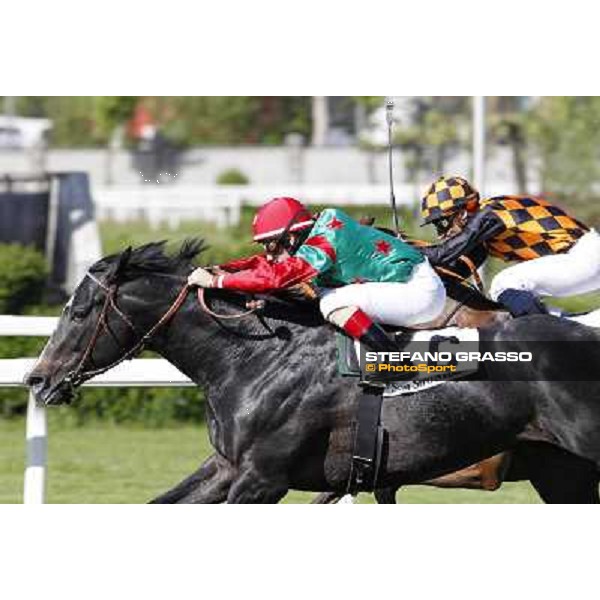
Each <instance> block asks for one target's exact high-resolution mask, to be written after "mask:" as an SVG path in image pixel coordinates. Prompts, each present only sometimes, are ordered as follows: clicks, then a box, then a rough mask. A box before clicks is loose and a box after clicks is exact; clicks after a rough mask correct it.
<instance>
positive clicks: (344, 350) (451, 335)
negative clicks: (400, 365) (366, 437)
mask: <svg viewBox="0 0 600 600" xmlns="http://www.w3.org/2000/svg"><path fill="white" fill-rule="evenodd" d="M393 335H394V338H395V340H396V342H397V344H398V350H399V351H402V352H409V353H411V354H412V353H415V352H416V353H421V354H422V353H423V352H424V351H431V352H436V351H437V352H441V351H445V350H452V351H453V352H456V351H459V350H461V349H463V348H464V349H466V350H468V351H477V350H478V348H479V332H478V330H477V329H468V328H458V327H446V328H444V329H434V330H418V331H415V330H402V331H398V332H394V333H393ZM337 340H338V370H339V372H340V374H341V375H343V376H346V377H363V379H365V380H366V381H370V378H369V375H368V373H366V372H363V371H362V370H361V356H362V357H364V356H365V352H366V351H369V348H368V347H366V346H363V345H362V344H361V343H360V342H358V341H356V340H352V339H350V338H348V337H347V336H345V335H344V334H342V333H339V332H338V333H337ZM420 362H422V361H419V360H417V361H416V363H420ZM405 364H411V363H405ZM412 364H415V362H414V361H413V363H412ZM477 369H478V365H477V363H461V365H460V368H459V369H458V370H457V372H455V373H449V372H440V373H427V372H422V371H415V372H411V373H409V374H403V375H402V381H392V382H389V383H387V384H386V388H385V391H384V396H386V397H389V396H398V395H402V394H412V393H415V392H418V391H422V390H424V389H427V388H430V387H433V386H436V385H440V384H442V383H444V382H445V381H448V380H449V379H457V378H462V377H465V376H467V375H470V374H472V373H474V372H475V371H477Z"/></svg>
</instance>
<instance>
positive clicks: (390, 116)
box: [385, 96, 401, 237]
mask: <svg viewBox="0 0 600 600" xmlns="http://www.w3.org/2000/svg"><path fill="white" fill-rule="evenodd" d="M385 119H386V121H387V127H388V167H389V173H390V203H391V205H392V216H393V219H394V229H395V230H396V234H397V235H398V237H401V234H400V225H399V223H398V210H397V208H396V196H395V195H394V171H393V161H392V126H393V124H394V101H393V99H392V97H391V96H388V99H387V102H386V105H385Z"/></svg>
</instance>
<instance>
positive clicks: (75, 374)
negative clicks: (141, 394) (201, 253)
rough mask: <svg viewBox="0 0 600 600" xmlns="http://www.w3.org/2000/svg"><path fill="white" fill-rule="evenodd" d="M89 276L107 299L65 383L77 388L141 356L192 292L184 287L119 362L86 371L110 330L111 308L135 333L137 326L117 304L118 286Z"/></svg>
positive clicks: (88, 274) (89, 274)
mask: <svg viewBox="0 0 600 600" xmlns="http://www.w3.org/2000/svg"><path fill="white" fill-rule="evenodd" d="M87 276H88V277H89V278H90V279H91V280H92V281H94V282H95V283H96V284H97V285H98V286H99V287H100V288H102V289H103V290H104V291H105V292H106V298H105V300H104V305H103V306H102V311H101V312H100V316H99V317H98V321H97V323H96V327H95V329H94V333H93V334H92V337H91V338H90V341H89V342H88V345H87V347H86V349H85V352H84V353H83V356H82V357H81V360H80V361H79V363H78V364H77V366H76V367H75V369H73V370H72V371H71V372H69V373H68V375H67V376H66V377H65V382H66V383H68V384H69V385H71V386H72V387H77V386H78V385H81V384H82V383H83V382H84V381H86V380H87V379H90V378H92V377H95V376H96V375H101V374H102V373H106V371H109V370H110V369H112V368H113V367H116V366H117V365H119V364H121V363H122V362H123V361H125V360H128V359H131V358H133V357H134V356H136V355H137V354H139V353H140V352H141V351H142V350H143V349H144V346H145V345H146V344H147V342H148V341H149V340H150V339H151V338H152V336H153V335H154V334H155V333H156V332H157V331H158V329H160V328H161V327H162V326H163V325H165V324H166V323H167V322H168V321H169V320H170V319H171V318H172V317H173V315H174V314H175V313H176V312H177V311H178V310H179V309H180V308H181V306H182V304H183V303H184V302H185V300H186V298H187V295H188V293H189V290H190V286H189V285H187V284H186V285H184V286H183V288H182V289H181V291H180V292H179V294H178V295H177V298H175V300H174V302H173V304H171V306H170V307H169V309H168V310H167V311H166V312H165V313H164V314H163V316H162V317H161V318H160V319H159V320H158V321H157V322H156V323H155V324H154V325H153V326H152V327H151V328H150V329H149V330H148V331H147V332H146V333H145V334H144V335H142V337H141V338H140V339H139V340H138V341H137V342H136V343H135V344H134V345H133V347H132V348H130V349H129V350H127V351H126V352H125V353H124V354H123V355H121V356H120V357H119V358H118V359H117V360H115V361H113V362H112V363H110V364H109V365H107V366H106V367H101V368H99V369H92V370H88V371H85V370H84V367H85V363H86V362H87V360H88V358H90V356H91V354H92V352H93V350H94V348H95V346H96V343H97V342H98V339H99V337H100V333H101V332H102V330H103V329H108V323H107V321H106V315H107V314H108V310H109V308H112V309H114V311H115V312H116V313H117V315H119V317H120V318H121V319H122V320H123V322H124V323H126V324H127V325H128V327H129V328H130V329H131V330H132V331H133V332H134V333H136V329H135V326H134V325H133V323H132V322H131V320H130V319H129V317H128V316H127V315H126V314H125V313H124V312H123V311H122V310H121V309H120V308H119V307H118V306H117V304H116V302H115V296H116V294H117V290H118V287H117V286H116V285H111V286H110V287H109V286H107V285H106V284H104V283H102V281H100V280H99V279H97V278H96V277H94V275H92V274H91V273H89V272H88V273H87Z"/></svg>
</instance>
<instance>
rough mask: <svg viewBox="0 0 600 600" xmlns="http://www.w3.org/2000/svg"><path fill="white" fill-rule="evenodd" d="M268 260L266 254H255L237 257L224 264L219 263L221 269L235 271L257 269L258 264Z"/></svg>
mask: <svg viewBox="0 0 600 600" xmlns="http://www.w3.org/2000/svg"><path fill="white" fill-rule="evenodd" d="M266 260H267V257H266V256H265V255H264V254H254V255H253V256H246V257H245V258H236V259H235V260H230V261H229V262H227V263H225V264H224V265H219V269H222V270H223V271H229V272H230V273H235V272H236V271H244V270H245V269H256V268H258V266H259V265H260V264H261V263H262V262H264V261H266Z"/></svg>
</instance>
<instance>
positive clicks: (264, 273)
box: [217, 256, 318, 293]
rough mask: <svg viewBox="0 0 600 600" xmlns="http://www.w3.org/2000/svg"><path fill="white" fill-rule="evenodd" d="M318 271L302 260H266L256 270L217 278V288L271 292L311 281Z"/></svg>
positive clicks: (293, 258) (294, 258)
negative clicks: (272, 261)
mask: <svg viewBox="0 0 600 600" xmlns="http://www.w3.org/2000/svg"><path fill="white" fill-rule="evenodd" d="M317 274H318V271H317V270H316V269H315V268H314V267H312V265H310V264H309V263H308V262H307V261H305V260H303V259H302V258H299V257H295V256H291V257H290V258H287V259H285V260H283V261H281V262H275V263H271V262H268V261H267V260H266V259H265V260H264V261H260V262H259V263H257V266H256V268H253V269H247V270H245V271H238V272H237V273H227V274H226V275H219V276H218V277H217V287H222V288H227V289H230V290H241V291H243V292H256V293H259V292H271V291H275V290H281V289H284V288H287V287H290V286H292V285H296V284H297V283H301V282H303V281H308V280H310V279H312V278H313V277H314V276H315V275H317Z"/></svg>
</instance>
